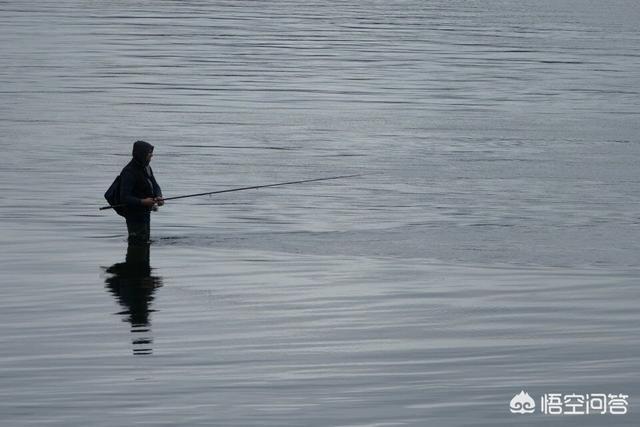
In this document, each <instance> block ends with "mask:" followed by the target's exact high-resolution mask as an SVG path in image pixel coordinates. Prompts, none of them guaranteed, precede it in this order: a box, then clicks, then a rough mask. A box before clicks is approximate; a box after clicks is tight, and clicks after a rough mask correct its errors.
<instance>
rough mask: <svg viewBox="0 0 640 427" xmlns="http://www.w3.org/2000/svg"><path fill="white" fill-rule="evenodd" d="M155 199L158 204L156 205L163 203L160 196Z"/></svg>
mask: <svg viewBox="0 0 640 427" xmlns="http://www.w3.org/2000/svg"><path fill="white" fill-rule="evenodd" d="M155 201H156V203H157V204H158V206H162V205H164V199H163V198H162V197H156V198H155Z"/></svg>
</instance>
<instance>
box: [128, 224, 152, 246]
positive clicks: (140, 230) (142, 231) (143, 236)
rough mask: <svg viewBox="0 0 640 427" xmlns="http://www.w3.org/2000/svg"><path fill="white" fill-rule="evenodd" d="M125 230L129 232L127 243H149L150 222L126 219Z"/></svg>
mask: <svg viewBox="0 0 640 427" xmlns="http://www.w3.org/2000/svg"><path fill="white" fill-rule="evenodd" d="M127 231H128V232H129V244H134V245H143V244H146V243H149V240H150V238H151V222H150V221H132V220H129V219H127Z"/></svg>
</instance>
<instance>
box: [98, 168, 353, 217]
mask: <svg viewBox="0 0 640 427" xmlns="http://www.w3.org/2000/svg"><path fill="white" fill-rule="evenodd" d="M363 175H365V174H356V175H341V176H331V177H328V178H315V179H304V180H302V181H289V182H280V183H277V184H266V185H252V186H251V187H240V188H230V189H228V190H218V191H208V192H206V193H194V194H185V195H183V196H174V197H165V198H164V199H163V200H164V201H167V200H177V199H186V198H187V197H198V196H208V195H211V194H220V193H231V192H232V191H243V190H254V189H257V188H267V187H279V186H282V185H291V184H302V183H305V182H317V181H329V180H331V179H343V178H353V177H356V176H363ZM125 206H126V204H124V203H121V204H118V205H111V206H103V207H101V208H100V210H101V211H102V210H105V209H112V208H123V207H125Z"/></svg>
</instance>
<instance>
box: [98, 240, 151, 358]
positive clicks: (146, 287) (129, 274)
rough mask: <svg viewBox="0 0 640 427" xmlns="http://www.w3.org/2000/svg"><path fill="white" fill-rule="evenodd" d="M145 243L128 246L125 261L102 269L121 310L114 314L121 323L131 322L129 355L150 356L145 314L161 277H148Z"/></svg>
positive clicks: (147, 322) (146, 314)
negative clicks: (131, 349)
mask: <svg viewBox="0 0 640 427" xmlns="http://www.w3.org/2000/svg"><path fill="white" fill-rule="evenodd" d="M151 271H152V269H151V266H150V265H149V244H144V245H129V247H128V248H127V257H126V260H125V262H119V263H117V264H114V265H112V266H111V267H109V268H107V269H106V272H107V273H109V274H110V276H109V277H107V279H105V285H106V287H107V289H108V290H109V291H110V292H111V293H112V294H113V296H114V297H115V298H116V299H117V301H118V302H119V303H120V305H121V306H122V307H123V308H124V309H125V310H124V311H122V312H120V313H118V314H120V315H122V316H123V321H125V322H129V323H131V332H132V333H133V334H134V337H133V354H136V355H139V354H151V353H152V348H151V344H152V339H151V337H150V321H149V313H152V312H153V310H151V309H150V305H151V302H152V301H153V294H154V292H155V290H156V288H159V287H160V286H162V278H161V277H159V276H152V275H151Z"/></svg>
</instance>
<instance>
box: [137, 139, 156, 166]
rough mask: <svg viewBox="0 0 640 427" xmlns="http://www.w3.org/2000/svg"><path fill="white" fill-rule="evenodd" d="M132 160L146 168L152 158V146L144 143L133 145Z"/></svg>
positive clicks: (139, 142)
mask: <svg viewBox="0 0 640 427" xmlns="http://www.w3.org/2000/svg"><path fill="white" fill-rule="evenodd" d="M132 154H133V158H134V159H135V160H136V161H137V162H138V163H140V164H141V165H143V166H147V165H148V164H149V162H151V158H152V157H153V145H151V144H149V143H148V142H145V141H136V142H134V143H133V153H132Z"/></svg>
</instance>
